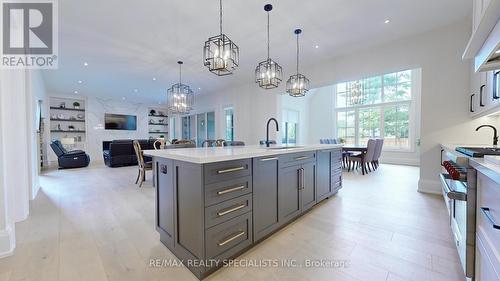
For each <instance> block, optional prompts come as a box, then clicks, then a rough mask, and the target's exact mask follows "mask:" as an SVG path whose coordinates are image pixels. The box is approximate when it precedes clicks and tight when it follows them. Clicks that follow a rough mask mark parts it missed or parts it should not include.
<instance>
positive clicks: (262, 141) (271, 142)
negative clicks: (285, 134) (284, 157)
mask: <svg viewBox="0 0 500 281" xmlns="http://www.w3.org/2000/svg"><path fill="white" fill-rule="evenodd" d="M259 144H260V145H265V144H266V141H265V140H261V141H259ZM269 144H276V141H275V140H269Z"/></svg>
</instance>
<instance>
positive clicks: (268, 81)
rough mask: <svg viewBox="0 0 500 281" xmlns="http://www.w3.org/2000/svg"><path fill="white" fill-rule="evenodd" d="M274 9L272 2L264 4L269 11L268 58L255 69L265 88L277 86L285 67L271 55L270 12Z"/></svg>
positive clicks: (257, 77) (261, 85)
mask: <svg viewBox="0 0 500 281" xmlns="http://www.w3.org/2000/svg"><path fill="white" fill-rule="evenodd" d="M272 9H273V5H271V4H267V5H265V6H264V11H266V12H267V59H266V60H264V61H262V62H260V63H259V65H257V68H256V69H255V82H256V83H257V84H259V87H261V88H264V89H273V88H276V87H278V86H279V84H280V83H281V80H283V69H282V68H281V66H280V65H279V64H278V63H277V62H275V61H273V60H272V59H271V57H270V55H269V12H270V11H271V10H272Z"/></svg>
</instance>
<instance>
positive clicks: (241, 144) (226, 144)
mask: <svg viewBox="0 0 500 281" xmlns="http://www.w3.org/2000/svg"><path fill="white" fill-rule="evenodd" d="M224 146H245V142H242V141H225V142H224Z"/></svg>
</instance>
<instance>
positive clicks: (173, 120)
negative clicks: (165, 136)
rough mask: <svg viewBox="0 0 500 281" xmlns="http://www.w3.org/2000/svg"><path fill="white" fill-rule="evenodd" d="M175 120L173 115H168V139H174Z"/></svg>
mask: <svg viewBox="0 0 500 281" xmlns="http://www.w3.org/2000/svg"><path fill="white" fill-rule="evenodd" d="M175 122H176V120H175V117H170V122H169V127H170V139H171V140H172V139H176V138H177V137H176V132H175V130H176V126H175V125H176V124H175Z"/></svg>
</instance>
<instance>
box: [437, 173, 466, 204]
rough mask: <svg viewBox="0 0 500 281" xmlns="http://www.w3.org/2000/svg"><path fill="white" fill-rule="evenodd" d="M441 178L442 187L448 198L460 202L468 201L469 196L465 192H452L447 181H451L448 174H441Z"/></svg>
mask: <svg viewBox="0 0 500 281" xmlns="http://www.w3.org/2000/svg"><path fill="white" fill-rule="evenodd" d="M439 178H440V179H441V185H442V186H443V188H444V191H445V193H446V196H448V198H450V199H452V200H459V201H467V194H466V193H464V192H457V191H455V190H452V189H451V188H450V187H449V186H448V183H447V182H446V180H447V179H451V177H450V175H446V174H440V175H439Z"/></svg>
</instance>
